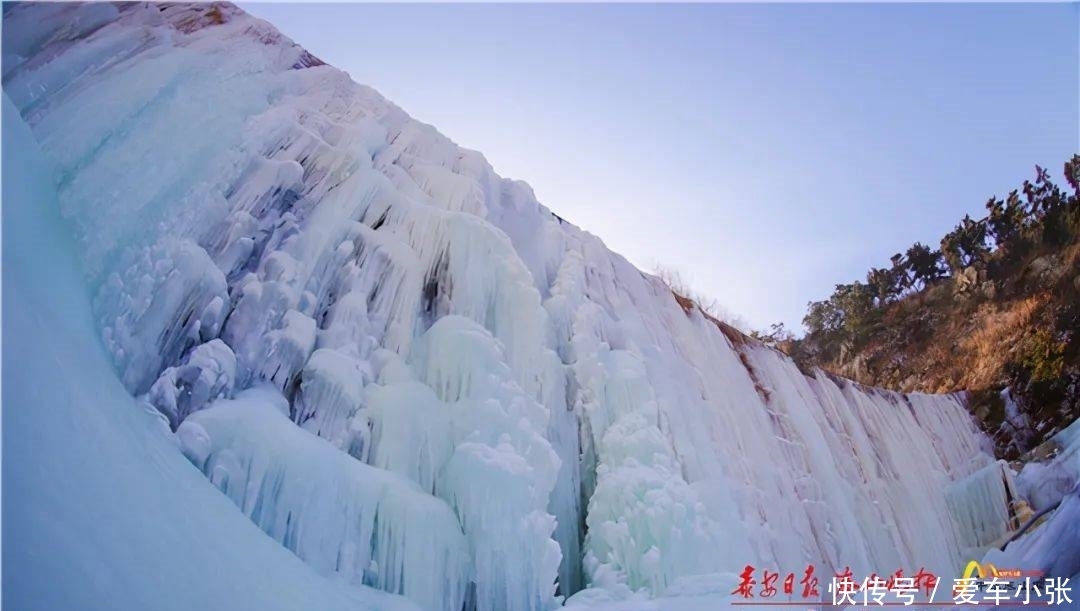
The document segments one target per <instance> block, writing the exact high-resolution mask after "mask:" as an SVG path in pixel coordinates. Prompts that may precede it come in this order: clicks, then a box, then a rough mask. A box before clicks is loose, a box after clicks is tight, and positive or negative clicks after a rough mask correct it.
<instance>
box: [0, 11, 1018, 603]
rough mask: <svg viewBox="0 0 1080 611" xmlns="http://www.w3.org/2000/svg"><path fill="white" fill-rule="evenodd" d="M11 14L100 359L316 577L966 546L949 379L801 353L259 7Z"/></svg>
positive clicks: (631, 566) (646, 591) (969, 526)
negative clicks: (334, 63)
mask: <svg viewBox="0 0 1080 611" xmlns="http://www.w3.org/2000/svg"><path fill="white" fill-rule="evenodd" d="M4 12H5V14H4V40H3V59H4V62H3V66H4V73H3V84H4V92H5V95H6V96H7V97H8V98H10V100H11V102H12V103H13V107H14V108H17V110H18V113H19V114H20V115H21V116H22V118H23V120H25V122H26V123H27V124H28V125H29V126H30V128H31V129H32V132H33V135H34V138H35V139H36V141H37V143H38V144H40V147H41V149H42V150H43V151H44V154H45V156H46V157H47V159H48V162H49V163H50V164H51V166H52V171H53V172H54V176H55V183H56V196H55V197H56V198H57V200H58V206H59V210H60V213H61V214H62V216H63V217H64V219H65V220H66V222H67V223H68V224H69V226H70V231H71V232H72V233H73V235H74V238H75V242H76V246H75V250H76V252H77V253H78V258H79V260H80V261H81V264H82V267H83V270H82V271H83V273H84V276H85V282H86V285H87V286H88V290H89V292H90V294H91V296H92V303H93V315H94V320H95V321H96V326H97V329H98V332H99V333H100V336H101V337H102V339H103V343H104V346H105V348H106V349H107V351H108V354H109V356H110V357H111V360H112V363H113V365H114V367H115V369H116V371H117V372H118V376H119V379H120V380H121V381H122V383H123V385H124V386H125V387H126V389H127V391H128V392H129V393H131V394H132V395H135V396H138V397H140V400H141V401H143V402H144V403H145V404H146V405H149V406H153V407H154V408H156V409H157V410H158V411H160V412H161V414H163V415H164V417H165V418H166V419H167V420H168V421H169V424H170V425H171V428H172V429H173V430H175V432H176V433H175V435H176V438H177V439H178V440H179V445H180V448H181V450H182V451H183V453H184V454H185V455H186V456H187V457H188V458H189V459H190V460H191V462H192V463H194V464H195V465H196V466H197V467H198V468H199V469H201V470H202V471H203V472H204V473H205V475H206V476H207V478H209V481H210V482H211V483H212V484H213V485H214V486H216V487H217V488H218V489H220V491H221V492H223V493H224V495H225V496H227V497H228V498H229V499H231V500H232V501H233V502H234V503H235V505H236V506H237V507H238V508H239V510H240V511H242V512H243V514H245V515H246V516H247V517H248V518H250V520H251V521H252V522H254V523H255V524H256V525H257V526H258V527H259V528H260V529H262V531H264V532H265V533H266V534H267V535H269V536H270V537H272V538H273V539H275V540H276V541H277V542H278V543H279V544H280V545H281V546H283V547H284V548H287V549H288V550H290V551H292V552H293V553H295V555H296V556H298V557H299V558H301V559H302V560H304V561H305V562H306V563H307V564H308V565H310V566H311V567H312V568H314V569H315V570H316V571H317V572H318V573H321V574H323V575H325V576H329V577H334V578H336V579H339V580H343V581H345V582H347V583H350V584H353V585H355V586H357V587H360V588H362V587H363V586H365V585H366V586H375V587H377V588H381V589H384V590H388V591H390V592H393V593H396V594H402V595H404V596H405V597H407V598H408V599H410V600H411V601H413V602H415V603H417V604H419V605H421V606H424V607H425V608H428V609H446V610H447V611H454V610H455V609H460V608H463V607H464V608H466V609H470V610H471V609H476V610H477V611H539V610H547V609H550V608H552V607H554V606H557V605H558V604H559V600H560V598H559V596H560V595H562V596H568V595H570V594H574V593H576V592H579V591H581V590H583V589H585V588H587V589H586V590H584V591H583V592H582V593H581V594H579V595H578V596H577V597H575V600H576V601H578V602H581V601H587V600H617V599H620V598H629V597H641V596H646V597H648V596H662V595H665V594H666V595H670V596H680V595H689V594H687V593H692V592H711V593H713V594H716V593H717V592H720V593H721V594H723V595H726V593H727V592H721V590H726V589H727V588H728V587H729V586H728V585H726V584H729V583H730V581H731V575H733V574H735V573H738V572H739V571H741V570H742V568H743V567H744V566H745V565H747V564H751V565H754V566H756V567H767V568H772V569H776V570H782V571H801V570H802V568H803V567H805V566H806V565H807V564H814V565H816V567H817V569H818V571H819V573H821V574H823V575H828V574H830V573H831V572H833V571H839V570H842V569H843V568H844V567H846V566H850V567H851V568H852V569H853V571H854V572H855V573H856V574H862V575H868V574H870V573H871V572H878V573H879V574H885V573H886V572H892V571H895V570H896V569H898V568H900V569H904V570H906V571H915V570H917V569H919V568H920V567H926V568H928V569H932V570H934V571H936V572H937V573H938V574H942V575H949V574H954V573H955V572H956V571H957V570H958V569H959V566H960V565H961V564H962V562H963V561H964V560H966V559H967V556H966V555H965V554H967V553H968V549H969V548H971V547H973V546H980V545H987V544H988V539H990V538H991V537H993V536H995V534H999V530H1000V528H1001V524H997V523H991V522H992V521H993V520H1001V519H1006V518H1007V517H1008V515H1007V512H1006V511H1005V508H1004V506H1003V503H1004V502H1005V500H1004V498H1002V495H1001V494H1000V492H1001V490H1000V485H999V484H994V483H993V481H994V477H993V476H987V475H986V474H988V473H991V474H992V473H995V471H994V470H995V469H999V468H998V467H997V463H995V462H994V461H993V458H992V457H991V456H990V455H989V454H988V453H987V452H986V451H985V449H984V446H983V442H984V440H983V438H982V437H981V435H980V433H979V432H978V431H977V429H976V427H975V425H974V424H973V421H972V419H971V417H970V416H969V415H968V412H967V411H966V409H965V407H964V404H963V397H961V396H929V395H907V396H903V395H899V394H895V393H891V392H885V391H880V390H875V389H871V388H865V387H861V386H858V385H856V384H853V383H851V382H848V381H845V380H841V379H837V378H833V377H831V376H828V375H826V374H824V373H821V372H813V373H812V374H810V375H806V374H804V373H803V372H801V371H800V370H799V369H798V368H797V367H796V366H795V365H794V364H793V363H792V362H791V361H790V360H789V359H787V358H786V357H785V356H783V355H781V354H779V353H777V352H775V351H773V350H770V349H768V348H765V347H762V346H760V345H757V344H756V343H754V342H751V341H749V340H747V339H746V338H745V337H744V336H742V335H741V334H739V333H737V332H734V331H732V330H730V329H727V328H725V327H723V325H720V324H717V323H716V322H715V321H713V320H710V319H709V318H707V317H706V316H704V315H703V314H702V313H701V312H700V311H698V310H697V309H694V308H689V309H684V308H683V307H682V306H681V305H680V304H679V303H678V302H677V301H676V299H675V298H674V296H673V295H672V293H671V291H670V290H669V289H668V288H667V287H666V286H665V285H664V284H663V283H662V282H661V281H659V280H658V279H657V278H654V277H652V276H650V275H647V274H643V273H642V272H640V271H638V270H637V269H636V268H634V267H633V266H632V265H631V264H630V263H628V262H627V261H626V260H625V259H624V258H622V257H620V256H619V255H617V254H614V253H612V252H611V251H609V250H608V249H607V248H606V247H605V246H604V244H603V243H602V242H601V241H600V240H599V239H598V238H596V237H595V236H593V235H590V234H588V233H586V232H584V231H582V230H580V229H578V228H576V227H574V226H573V225H571V224H569V223H567V222H565V221H564V220H563V219H561V218H559V217H557V216H556V215H554V214H553V213H551V212H550V211H549V210H548V209H547V208H545V207H544V206H541V205H540V204H539V203H538V202H537V201H536V199H535V197H534V196H533V194H532V192H531V190H530V189H529V187H528V186H527V185H525V184H523V183H520V182H515V181H511V180H507V179H503V178H500V177H498V176H497V175H495V173H494V172H493V171H492V169H491V166H490V165H489V164H488V163H487V162H486V161H485V159H484V158H483V157H482V156H481V155H480V154H478V153H475V152H473V151H468V150H465V149H462V148H460V147H458V146H457V145H455V144H454V143H453V142H451V141H450V140H448V139H447V138H445V137H444V136H442V135H440V134H439V133H438V132H437V131H435V129H434V128H432V127H430V126H428V125H424V124H421V123H418V122H416V121H414V120H413V119H411V118H410V117H409V116H408V115H406V114H405V113H404V112H403V111H402V110H401V109H399V108H397V107H396V106H394V105H393V104H391V103H390V102H388V101H387V100H385V99H383V98H382V97H381V96H379V95H378V94H377V93H376V92H375V91H373V90H371V89H370V88H367V87H364V86H362V85H358V84H356V83H354V82H352V81H351V80H350V79H349V77H348V75H346V74H344V73H342V72H341V71H339V70H336V69H334V68H332V67H330V66H327V65H323V64H322V62H321V61H319V60H318V59H316V58H314V57H312V56H311V55H310V54H308V53H307V52H305V51H304V50H303V49H302V48H300V47H298V46H296V45H295V44H293V43H292V41H290V40H289V39H287V38H285V37H284V36H282V35H281V34H280V33H278V32H277V31H276V30H274V29H273V28H272V27H271V26H269V25H268V24H266V23H265V22H262V21H260V20H258V19H255V18H253V17H251V16H248V15H247V14H245V13H243V12H242V11H240V10H239V9H237V8H235V7H233V6H231V5H228V4H213V5H209V4H204V5H197V6H185V5H165V4H161V5H154V4H125V5H112V4H86V5H69V4H41V5H15V6H12V5H5V7H4ZM373 61H377V58H375V59H374V60H373ZM5 121H6V119H5ZM5 125H7V124H6V123H5ZM35 146H36V145H35ZM5 153H7V151H6V150H5ZM5 163H6V162H5ZM6 167H7V166H6V165H5V168H6ZM6 171H7V170H6V169H5V173H6ZM5 178H6V175H5ZM7 221H8V218H7V216H6V215H5V228H6V227H7ZM6 241H7V240H6V239H5V243H6ZM7 265H8V258H7V256H6V250H5V267H6V266H7ZM5 271H6V270H5ZM7 293H8V291H7V290H5V303H6V301H7ZM5 324H6V323H5ZM6 332H7V328H6V327H5V334H6ZM7 351H8V347H7V344H5V357H7V356H8V352H7ZM5 360H6V359H5ZM58 375H60V374H58ZM6 386H7V373H6V370H5V387H6ZM5 389H6V388H5ZM5 398H6V396H5ZM119 407H122V406H116V405H112V406H109V409H116V408H119ZM7 408H8V406H5V409H7ZM5 426H6V425H5ZM147 468H151V467H147ZM969 476H971V477H974V478H975V479H973V480H966V478H969ZM999 479H1000V478H999ZM965 480H966V481H965ZM1001 485H1003V484H1001ZM211 491H212V490H211ZM946 491H948V492H946ZM215 494H217V493H216V492H215ZM5 496H6V495H5ZM175 511H176V512H177V513H178V514H182V512H183V509H182V508H176V509H175ZM988 520H989V521H990V522H988ZM6 560H7V558H6V557H5V561H6ZM709 584H712V585H709ZM716 584H722V585H716ZM5 585H6V580H5ZM590 597H592V598H590ZM329 607H330V606H329V605H328V606H327V608H329Z"/></svg>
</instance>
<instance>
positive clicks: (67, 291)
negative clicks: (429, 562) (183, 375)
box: [0, 96, 419, 611]
mask: <svg viewBox="0 0 1080 611" xmlns="http://www.w3.org/2000/svg"><path fill="white" fill-rule="evenodd" d="M0 131H2V132H3V180H2V181H0V182H2V184H3V205H4V217H3V263H4V269H3V337H4V341H3V360H4V368H3V450H4V460H3V486H4V488H3V493H4V494H3V542H4V545H3V564H4V570H3V587H2V596H3V598H2V604H3V607H4V608H5V609H20V610H23V611H39V610H40V611H56V610H57V609H80V610H83V611H118V610H131V611H135V610H142V609H155V610H159V611H190V610H191V609H259V610H262V611H273V610H280V611H296V609H304V608H309V609H319V610H320V611H377V610H382V611H418V610H419V607H417V606H416V605H414V604H411V603H410V602H409V601H407V600H405V599H404V598H401V597H396V596H390V595H388V594H384V593H383V592H380V591H378V590H374V589H371V588H355V587H349V586H348V585H346V584H344V583H343V582H341V580H338V579H322V578H320V577H319V575H318V574H316V572H315V571H314V570H312V569H311V568H310V567H309V566H306V565H305V564H304V563H303V562H301V561H300V560H298V559H297V558H296V556H294V555H292V554H290V553H289V552H288V551H286V550H285V549H283V548H282V547H281V546H279V545H277V544H276V543H274V542H273V541H271V540H270V539H269V538H267V537H266V536H264V535H263V534H262V533H261V532H259V530H258V529H257V528H255V526H254V525H253V524H252V523H251V522H250V521H249V520H247V519H246V518H244V517H243V516H242V515H241V514H240V513H239V512H238V511H236V509H235V507H233V505H232V504H231V503H230V502H229V501H228V499H226V498H225V497H224V496H223V495H221V494H220V493H219V492H218V491H217V490H215V489H214V488H213V486H211V485H210V483H209V482H208V481H207V480H206V478H204V477H203V476H202V475H201V474H200V473H199V472H198V471H196V470H195V469H193V468H192V466H191V464H190V463H189V462H188V461H187V460H186V459H184V457H183V456H182V455H181V454H180V453H179V452H178V451H177V447H176V440H175V438H173V437H172V435H171V434H170V432H169V430H168V428H167V427H165V426H163V424H162V419H161V417H160V416H159V415H157V414H156V413H151V412H148V411H146V410H144V409H140V407H139V406H138V405H137V404H136V401H135V399H133V398H132V397H131V395H130V394H129V393H128V391H127V390H126V389H125V388H124V386H123V384H121V382H120V380H119V379H118V377H117V375H116V373H115V372H114V363H113V362H111V361H110V358H109V355H108V354H107V353H106V351H105V350H104V348H103V346H102V345H101V342H100V341H99V339H98V335H99V333H98V331H99V330H98V328H97V326H96V324H95V323H94V320H93V318H92V317H91V315H90V299H89V296H88V295H87V293H86V289H85V285H84V282H83V279H82V276H81V274H80V272H79V270H78V267H77V255H76V249H75V248H74V245H73V244H72V242H71V239H70V235H69V228H68V227H66V226H65V224H64V223H63V221H62V220H61V218H60V215H59V213H58V212H59V211H58V206H57V198H56V190H55V184H54V178H55V176H54V174H53V171H52V170H53V168H52V167H50V165H49V163H48V162H47V160H46V159H45V158H44V156H43V155H42V153H41V151H40V150H38V147H37V144H36V143H35V142H34V137H33V136H32V135H31V132H30V129H29V128H28V127H27V126H26V125H25V124H24V123H23V122H22V121H21V120H20V119H19V115H18V112H17V111H16V109H15V106H14V105H13V104H12V103H11V101H10V100H9V99H8V98H7V97H6V96H4V100H3V129H2V130H0Z"/></svg>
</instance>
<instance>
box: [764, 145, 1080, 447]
mask: <svg viewBox="0 0 1080 611" xmlns="http://www.w3.org/2000/svg"><path fill="white" fill-rule="evenodd" d="M1064 174H1065V179H1066V182H1067V183H1068V187H1069V188H1068V189H1067V190H1063V189H1061V188H1060V187H1058V186H1057V185H1056V184H1055V183H1054V181H1053V179H1052V177H1051V175H1050V173H1049V172H1048V171H1046V170H1044V169H1042V168H1036V176H1035V178H1034V180H1031V181H1027V182H1025V183H1024V185H1023V186H1022V187H1021V188H1020V189H1017V190H1016V191H1013V192H1012V193H1010V194H1009V195H1008V196H1007V197H1006V198H1005V199H1004V200H1001V199H997V198H991V199H990V200H989V201H988V202H987V204H986V208H987V216H986V217H984V218H982V219H979V220H973V219H971V218H969V217H965V218H964V219H963V220H962V221H961V222H960V224H959V225H957V227H956V228H955V229H954V230H953V231H952V232H950V233H949V234H947V235H946V236H945V237H944V238H943V239H942V242H941V248H940V249H938V250H931V249H929V248H928V247H925V246H923V245H921V244H916V245H914V246H913V247H912V248H911V249H909V250H908V251H907V252H906V253H903V254H900V253H898V254H897V255H895V256H894V257H893V258H892V261H891V264H892V265H891V267H887V268H882V269H876V268H875V269H871V270H870V271H869V272H868V274H867V278H866V282H855V283H852V284H844V285H837V287H836V291H835V292H834V294H833V295H832V296H831V297H830V298H829V299H827V300H823V301H819V302H812V303H810V304H809V308H808V313H807V316H806V318H805V319H804V324H805V325H806V327H807V331H808V333H807V335H806V336H805V337H804V338H802V339H799V340H796V339H793V338H792V337H790V335H786V334H785V332H784V331H783V330H782V329H780V328H774V329H773V333H771V334H769V335H762V336H761V337H763V339H765V340H766V341H767V342H770V343H773V344H774V345H776V346H778V347H780V348H781V349H783V350H785V351H786V352H788V353H789V354H790V355H791V356H793V357H794V358H795V359H796V360H797V361H798V362H799V363H800V364H801V365H802V366H804V367H812V366H818V367H822V368H824V369H826V370H828V371H832V372H835V373H837V374H839V375H842V376H846V377H849V378H851V379H854V380H857V381H859V382H862V383H865V384H870V385H874V386H880V387H883V388H891V389H894V390H899V391H904V392H912V391H920V392H935V393H938V392H956V391H961V390H966V391H968V392H969V393H970V396H969V406H970V408H971V409H972V411H973V412H974V413H975V415H976V416H977V417H978V419H979V421H980V422H981V424H982V426H983V428H984V430H985V431H986V432H987V433H988V434H990V435H991V436H992V438H993V439H994V442H995V447H996V452H997V453H998V455H999V456H1002V457H1005V458H1009V459H1014V458H1018V457H1020V456H1021V455H1022V454H1024V453H1026V452H1029V451H1031V450H1032V449H1034V448H1035V447H1036V446H1038V445H1039V444H1041V443H1042V442H1043V441H1045V440H1046V439H1047V438H1048V437H1050V436H1051V435H1053V433H1055V432H1057V431H1059V430H1061V429H1062V428H1063V427H1064V426H1066V425H1068V424H1069V423H1070V422H1072V421H1074V420H1076V418H1077V416H1078V415H1080V337H1078V334H1077V332H1078V330H1080V243H1078V236H1080V230H1078V228H1080V198H1078V193H1080V190H1078V187H1080V183H1078V177H1080V156H1076V157H1073V159H1071V160H1070V161H1068V162H1067V163H1066V164H1065V168H1064ZM1047 451H1052V449H1050V448H1043V449H1041V450H1040V452H1047Z"/></svg>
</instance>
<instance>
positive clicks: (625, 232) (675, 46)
mask: <svg viewBox="0 0 1080 611" xmlns="http://www.w3.org/2000/svg"><path fill="white" fill-rule="evenodd" d="M242 6H243V7H244V8H246V9H247V10H249V11H250V12H252V13H254V14H255V15H258V16H260V17H262V18H264V19H267V20H268V21H270V22H271V23H273V24H274V25H276V26H277V27H278V28H279V29H280V30H281V31H283V32H284V33H285V34H286V35H288V36H290V37H292V38H293V39H294V40H296V41H297V42H298V43H300V44H301V45H303V46H305V47H306V48H307V49H309V50H310V51H311V52H312V53H314V54H315V55H317V56H319V57H321V58H322V59H324V60H325V61H327V62H329V63H331V64H333V65H335V66H337V67H339V68H341V69H343V70H345V71H347V72H349V73H350V74H351V75H352V77H353V78H354V79H355V80H357V81H358V82H361V83H365V84H368V85H371V86H373V87H375V88H376V89H377V90H379V91H380V92H381V93H382V94H383V95H385V96H386V97H388V98H389V99H391V100H392V101H394V102H395V103H397V104H398V105H399V106H401V107H402V108H404V109H405V110H406V111H407V112H409V113H410V114H411V115H412V116H414V117H415V118H417V119H419V120H421V121H424V122H427V123H431V124H433V125H435V126H436V127H437V128H438V129H439V130H440V131H442V132H443V133H444V134H446V135H447V136H449V137H450V138H452V139H453V140H454V141H456V142H457V143H459V144H461V145H462V146H465V147H468V148H472V149H476V150H479V151H481V152H483V153H484V155H485V156H486V157H487V158H488V160H489V161H490V162H491V164H492V165H493V166H494V167H495V169H496V171H498V172H499V173H500V174H501V175H503V176H506V177H511V178H517V179H522V180H525V181H527V182H529V183H530V184H531V185H532V187H533V189H534V190H535V191H536V194H537V196H538V197H539V199H540V201H541V202H543V203H544V204H545V205H547V206H548V207H549V208H551V209H552V210H553V211H555V212H556V213H558V214H559V215H561V216H563V217H564V218H566V219H568V220H570V221H571V222H573V223H575V224H577V225H579V226H581V227H583V228H585V229H587V230H588V231H590V232H592V233H594V234H596V235H599V236H600V237H601V238H603V239H604V241H605V242H606V243H607V245H608V246H609V247H611V248H612V249H614V250H616V251H618V252H620V253H622V254H623V255H625V256H626V257H627V258H628V259H630V260H631V261H633V262H634V263H636V264H637V265H638V266H640V267H643V268H646V269H648V268H651V267H653V266H654V265H655V264H656V263H662V264H664V265H665V266H668V267H673V268H676V269H678V270H680V271H681V273H682V275H683V276H684V277H685V278H687V279H688V280H689V281H690V282H691V283H692V285H693V286H694V287H695V288H696V289H697V290H698V291H699V292H701V293H703V294H707V295H710V296H713V297H715V298H716V299H718V300H719V301H720V303H722V304H724V306H725V307H726V308H728V309H729V310H731V311H733V312H735V313H737V314H739V315H741V316H742V317H743V318H745V319H746V320H747V321H748V322H749V323H750V324H751V325H752V326H754V327H758V328H763V327H765V326H767V325H768V324H769V323H771V322H775V321H784V322H785V323H787V324H788V325H789V326H794V327H796V328H798V327H799V322H800V320H801V319H802V315H803V313H804V310H805V306H806V302H807V301H809V300H811V299H820V298H823V297H826V296H827V295H828V294H829V293H830V292H831V290H832V286H833V285H834V284H836V283H839V282H849V281H852V280H855V279H862V278H863V277H864V275H865V273H866V270H867V269H868V268H869V267H870V266H872V265H878V266H880V265H883V264H885V263H887V262H888V259H889V256H890V255H892V254H893V253H894V252H897V251H900V250H902V249H905V248H906V247H907V246H909V245H911V244H912V243H913V242H915V241H916V240H919V241H922V242H924V243H927V244H930V245H933V246H935V247H936V246H937V244H938V242H939V240H940V238H941V236H942V235H943V234H944V233H946V232H947V231H949V230H950V229H951V228H952V227H953V225H955V224H956V222H957V221H958V220H959V219H960V218H961V217H962V216H963V215H964V214H965V213H971V214H972V215H973V216H975V215H977V216H980V217H981V216H982V215H983V213H984V209H983V205H984V203H985V201H986V199H987V198H988V197H989V196H990V195H991V194H1005V193H1006V192H1007V191H1008V190H1009V189H1011V188H1014V187H1016V186H1019V184H1020V183H1021V182H1022V181H1023V180H1024V179H1025V178H1027V177H1029V176H1030V175H1031V173H1032V169H1033V166H1034V164H1036V163H1038V164H1042V165H1046V166H1049V167H1050V168H1051V169H1052V170H1053V171H1054V172H1055V175H1057V176H1058V177H1059V178H1060V168H1061V165H1062V163H1063V162H1064V161H1065V159H1066V158H1067V157H1068V156H1070V155H1071V154H1072V153H1074V152H1077V151H1078V150H1080V145H1078V140H1080V125H1078V112H1080V111H1078V109H1080V100H1078V95H1080V94H1078V89H1080V57H1078V54H1080V40H1078V38H1080V12H1078V5H1077V4H1075V3H1073V4H1042V5H1032V4H1028V5H985V4H984V5H970V4H968V5H936V4H908V5H899V4H897V5H883V4H846V5H845V4H839V5H838V4H833V5H734V4H722V5H596V4H594V5H568V4H549V5H490V4H484V5H479V4H472V5H417V4H406V5H382V4H378V5H376V4H296V3H288V4H242ZM1062 182H1063V181H1062Z"/></svg>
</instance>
